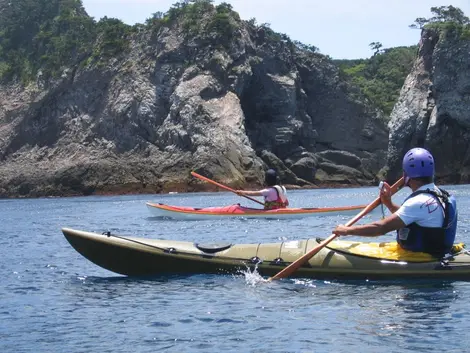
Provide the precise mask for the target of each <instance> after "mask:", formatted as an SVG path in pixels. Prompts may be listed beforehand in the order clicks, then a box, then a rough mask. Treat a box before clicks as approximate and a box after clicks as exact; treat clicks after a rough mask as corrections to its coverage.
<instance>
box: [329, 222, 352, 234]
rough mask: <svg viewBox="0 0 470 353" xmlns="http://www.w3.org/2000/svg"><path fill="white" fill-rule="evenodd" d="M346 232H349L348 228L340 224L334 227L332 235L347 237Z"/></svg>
mask: <svg viewBox="0 0 470 353" xmlns="http://www.w3.org/2000/svg"><path fill="white" fill-rule="evenodd" d="M348 230H349V227H346V226H345V225H342V224H340V225H338V226H336V228H335V229H334V230H333V234H336V235H348Z"/></svg>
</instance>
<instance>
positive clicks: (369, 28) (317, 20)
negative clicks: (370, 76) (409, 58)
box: [82, 0, 470, 59]
mask: <svg viewBox="0 0 470 353" xmlns="http://www.w3.org/2000/svg"><path fill="white" fill-rule="evenodd" d="M82 1H83V5H84V6H85V9H86V11H87V12H88V14H89V15H90V16H92V17H95V19H100V18H101V17H103V16H108V17H115V18H119V19H121V20H123V21H124V22H125V23H128V24H134V23H137V22H140V23H143V22H144V21H145V19H146V18H148V17H150V16H151V14H152V13H154V12H157V11H161V12H166V11H167V10H168V9H169V8H170V6H171V5H172V4H174V3H175V2H177V1H176V0H82ZM220 2H221V1H215V4H218V3H220ZM225 2H228V3H230V4H231V5H232V6H233V8H234V10H235V11H237V12H238V13H239V14H240V16H241V18H242V19H245V20H248V19H250V18H252V17H254V18H256V20H257V21H258V23H265V22H267V23H270V24H271V28H272V29H273V30H275V31H276V32H281V33H286V34H287V35H288V36H289V37H290V38H291V39H293V40H299V41H301V42H303V43H305V44H311V45H314V46H316V47H318V48H320V52H321V53H323V54H328V55H330V56H332V57H333V58H335V59H356V58H366V57H370V56H371V55H372V50H371V49H370V47H369V43H371V42H381V43H382V44H383V47H384V48H389V47H396V46H401V45H414V44H417V43H418V41H419V35H420V31H419V30H416V29H414V30H413V29H410V28H408V25H410V24H411V23H413V22H414V20H415V19H416V18H417V17H430V16H431V13H430V11H429V10H430V8H431V7H432V6H443V5H450V4H446V3H445V1H442V0H437V1H434V0H226V1H225ZM452 5H453V6H456V7H459V8H460V9H462V10H463V11H464V12H465V14H466V15H467V16H470V0H453V1H452Z"/></svg>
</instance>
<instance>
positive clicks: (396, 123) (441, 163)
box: [387, 27, 470, 183]
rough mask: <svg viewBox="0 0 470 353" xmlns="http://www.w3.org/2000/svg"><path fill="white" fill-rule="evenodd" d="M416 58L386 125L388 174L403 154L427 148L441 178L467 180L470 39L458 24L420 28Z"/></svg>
mask: <svg viewBox="0 0 470 353" xmlns="http://www.w3.org/2000/svg"><path fill="white" fill-rule="evenodd" d="M418 50H419V52H418V59H417V61H416V63H415V65H414V68H413V70H412V72H411V73H410V75H409V76H408V77H407V79H406V81H405V84H404V86H403V88H402V90H401V94H400V98H399V100H398V103H397V104H396V105H395V107H394V110H393V112H392V115H391V120H390V123H389V128H390V142H389V148H388V163H387V164H388V169H389V172H388V178H389V179H390V180H394V179H396V178H397V177H398V176H399V173H401V161H402V158H403V155H404V153H405V152H406V151H407V150H408V149H410V148H413V147H418V146H419V147H425V148H427V149H429V150H430V151H431V152H432V153H433V155H434V158H435V161H436V176H437V180H438V181H439V182H446V183H468V182H469V181H470V149H469V146H470V145H469V142H468V141H469V139H470V104H469V103H470V40H469V38H467V37H465V36H463V34H462V31H461V30H459V28H458V27H454V28H452V27H450V28H447V29H442V28H441V29H439V28H434V29H433V28H428V29H424V30H423V32H422V36H421V41H420V43H419V49H418Z"/></svg>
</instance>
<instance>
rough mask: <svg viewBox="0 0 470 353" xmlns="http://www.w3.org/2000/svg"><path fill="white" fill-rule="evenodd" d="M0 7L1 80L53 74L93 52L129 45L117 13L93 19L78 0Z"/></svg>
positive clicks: (106, 53)
mask: <svg viewBox="0 0 470 353" xmlns="http://www.w3.org/2000/svg"><path fill="white" fill-rule="evenodd" d="M0 1H2V0H0ZM3 1H4V0H3ZM0 10H1V11H0V80H11V79H19V80H21V81H22V82H23V83H25V84H26V83H28V82H29V81H31V80H33V79H34V78H35V77H36V75H37V74H38V73H39V72H41V73H42V76H43V77H44V78H46V79H47V78H50V77H57V76H59V75H60V74H61V72H62V70H63V69H64V68H65V67H68V66H72V65H74V64H76V63H78V62H80V61H82V60H85V59H87V58H89V57H90V55H92V53H93V57H95V58H99V59H100V60H101V59H102V58H108V57H110V56H114V55H117V54H119V53H120V52H122V51H124V50H126V49H127V48H128V43H129V40H128V35H129V33H130V29H131V28H132V27H130V26H127V25H125V24H124V23H122V21H120V20H117V19H108V18H104V19H102V20H100V21H99V22H98V23H96V22H95V21H94V20H93V19H92V18H91V17H89V16H88V15H87V14H86V12H85V10H84V9H83V5H82V2H81V0H15V1H9V2H8V1H5V3H4V4H3V3H0ZM95 43H96V45H95Z"/></svg>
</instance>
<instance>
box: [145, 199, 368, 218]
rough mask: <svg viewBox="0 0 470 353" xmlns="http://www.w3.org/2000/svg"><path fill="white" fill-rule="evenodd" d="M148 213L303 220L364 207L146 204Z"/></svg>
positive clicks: (178, 216) (363, 206)
mask: <svg viewBox="0 0 470 353" xmlns="http://www.w3.org/2000/svg"><path fill="white" fill-rule="evenodd" d="M147 207H148V209H149V211H150V213H151V214H152V215H153V216H156V217H168V218H174V219H198V220H199V219H214V218H220V217H232V218H233V217H239V218H271V219H284V218H303V217H313V216H332V215H355V214H357V213H358V212H360V211H361V210H362V209H363V208H365V207H366V205H360V206H342V207H312V208H279V209H276V210H263V209H260V208H250V207H244V206H240V204H235V205H229V206H221V207H205V208H195V207H187V206H169V205H164V204H162V203H151V202H147Z"/></svg>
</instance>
